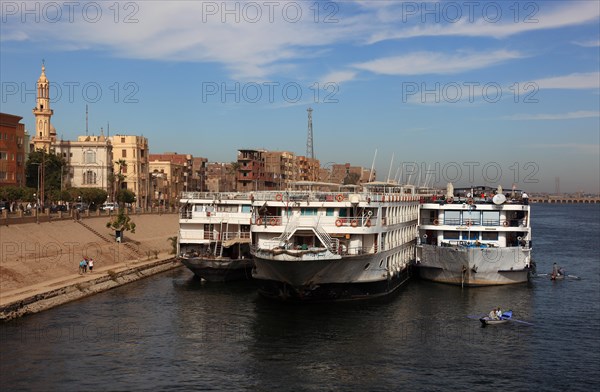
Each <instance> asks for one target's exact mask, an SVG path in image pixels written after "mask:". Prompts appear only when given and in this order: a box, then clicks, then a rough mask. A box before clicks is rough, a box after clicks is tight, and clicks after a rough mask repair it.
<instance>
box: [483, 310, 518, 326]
mask: <svg viewBox="0 0 600 392" xmlns="http://www.w3.org/2000/svg"><path fill="white" fill-rule="evenodd" d="M511 319H512V310H507V311H506V312H504V313H502V316H501V317H500V318H499V319H493V318H491V317H489V316H485V317H481V318H480V319H479V321H481V326H483V327H485V326H486V325H496V324H504V323H507V322H509V321H510V320H511Z"/></svg>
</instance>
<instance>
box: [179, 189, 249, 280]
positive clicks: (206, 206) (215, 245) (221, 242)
mask: <svg viewBox="0 0 600 392" xmlns="http://www.w3.org/2000/svg"><path fill="white" fill-rule="evenodd" d="M180 205H181V210H180V217H179V235H178V249H177V251H178V255H179V259H180V260H181V262H182V263H183V264H184V265H185V266H186V267H188V268H189V269H190V270H192V271H193V272H194V274H195V275H196V276H198V277H199V278H202V279H205V280H208V281H228V280H240V279H250V278H251V277H252V267H253V262H252V256H251V254H250V217H251V216H252V200H251V195H250V194H249V193H201V192H184V193H183V194H182V196H181V199H180Z"/></svg>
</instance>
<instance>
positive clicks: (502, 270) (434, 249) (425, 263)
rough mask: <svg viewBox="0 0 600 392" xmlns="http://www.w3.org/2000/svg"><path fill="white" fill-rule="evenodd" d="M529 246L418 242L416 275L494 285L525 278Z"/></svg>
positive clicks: (527, 269)
mask: <svg viewBox="0 0 600 392" xmlns="http://www.w3.org/2000/svg"><path fill="white" fill-rule="evenodd" d="M528 261H529V250H528V249H526V250H525V249H522V248H519V247H511V248H476V247H471V248H468V247H438V246H432V245H421V247H420V262H419V263H418V264H417V267H418V272H419V277H420V278H421V279H425V280H431V281H434V282H440V283H448V284H454V285H461V286H474V287H476V286H494V285H506V284H518V283H525V282H527V281H528V280H529V276H530V271H531V270H530V268H529V263H528Z"/></svg>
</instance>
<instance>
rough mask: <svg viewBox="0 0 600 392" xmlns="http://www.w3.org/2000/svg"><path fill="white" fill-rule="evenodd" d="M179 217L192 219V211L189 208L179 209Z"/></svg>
mask: <svg viewBox="0 0 600 392" xmlns="http://www.w3.org/2000/svg"><path fill="white" fill-rule="evenodd" d="M179 218H180V219H192V211H191V210H181V211H179Z"/></svg>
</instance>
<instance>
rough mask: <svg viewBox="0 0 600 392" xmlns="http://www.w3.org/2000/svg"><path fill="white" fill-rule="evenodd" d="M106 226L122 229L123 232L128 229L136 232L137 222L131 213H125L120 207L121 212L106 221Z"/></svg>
mask: <svg viewBox="0 0 600 392" xmlns="http://www.w3.org/2000/svg"><path fill="white" fill-rule="evenodd" d="M106 227H108V228H109V229H113V230H115V231H120V232H121V233H124V232H126V231H131V232H132V233H135V223H134V222H133V221H132V220H131V217H130V216H129V215H127V214H125V210H124V209H123V208H119V213H118V214H117V215H115V216H114V217H113V218H112V219H111V220H109V221H108V222H107V223H106ZM115 234H116V233H115Z"/></svg>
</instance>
